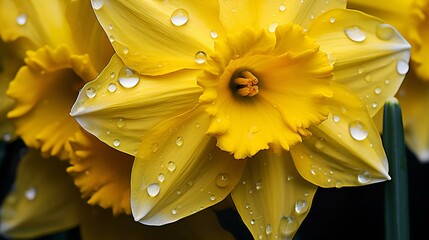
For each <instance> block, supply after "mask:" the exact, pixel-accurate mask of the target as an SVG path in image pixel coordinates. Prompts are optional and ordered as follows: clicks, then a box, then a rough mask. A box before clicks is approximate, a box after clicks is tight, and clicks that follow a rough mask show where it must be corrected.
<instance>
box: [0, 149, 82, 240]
mask: <svg viewBox="0 0 429 240" xmlns="http://www.w3.org/2000/svg"><path fill="white" fill-rule="evenodd" d="M65 168H66V164H65V163H64V162H61V161H60V160H58V159H56V158H49V159H44V158H42V157H40V154H39V152H38V151H36V150H30V152H29V153H28V154H27V155H26V156H25V157H24V158H23V159H22V160H21V162H20V164H19V166H18V172H17V176H16V182H15V188H14V190H12V192H10V193H9V195H8V196H7V197H6V199H5V200H4V202H3V205H2V206H1V209H0V222H1V224H0V232H1V234H2V235H4V236H8V237H11V238H14V239H18V238H19V239H21V238H25V239H30V238H31V239H34V238H36V237H39V236H43V235H47V234H52V233H54V232H58V231H62V230H66V229H69V228H72V227H75V226H77V225H78V224H79V220H80V215H79V206H80V204H79V202H80V197H79V192H78V191H77V188H76V187H75V186H74V185H73V182H72V180H71V178H70V176H69V175H68V174H67V173H66V172H65Z"/></svg>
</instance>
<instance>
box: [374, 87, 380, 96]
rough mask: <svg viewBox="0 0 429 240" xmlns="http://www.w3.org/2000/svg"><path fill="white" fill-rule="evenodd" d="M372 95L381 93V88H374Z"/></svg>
mask: <svg viewBox="0 0 429 240" xmlns="http://www.w3.org/2000/svg"><path fill="white" fill-rule="evenodd" d="M374 93H375V94H377V95H378V94H380V93H381V88H379V87H378V88H375V89H374Z"/></svg>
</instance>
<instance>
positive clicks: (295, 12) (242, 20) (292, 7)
mask: <svg viewBox="0 0 429 240" xmlns="http://www.w3.org/2000/svg"><path fill="white" fill-rule="evenodd" d="M219 5H220V16H219V19H220V21H221V23H222V26H223V27H224V29H225V30H226V31H227V32H228V33H236V32H239V31H242V30H243V29H245V28H263V29H265V30H266V31H269V32H274V31H275V29H276V27H277V26H279V25H282V24H286V23H294V24H298V25H300V26H301V27H303V28H304V29H307V28H308V26H309V24H310V23H311V21H312V20H313V19H315V18H316V17H318V16H319V15H320V14H322V13H324V12H326V11H328V10H330V9H334V8H345V7H346V1H342V0H330V1H297V0H286V1H285V0H274V1H257V0H251V1H248V0H239V1H219Z"/></svg>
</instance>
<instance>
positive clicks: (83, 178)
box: [67, 131, 134, 215]
mask: <svg viewBox="0 0 429 240" xmlns="http://www.w3.org/2000/svg"><path fill="white" fill-rule="evenodd" d="M70 145H71V150H72V153H71V154H70V164H71V165H72V166H70V167H69V168H67V172H69V173H70V174H71V175H72V176H73V177H74V183H75V184H76V186H78V187H79V188H80V191H81V193H82V197H84V198H88V203H89V204H91V205H100V206H101V207H103V208H112V210H113V214H115V215H116V214H119V213H126V214H131V207H130V192H131V191H130V181H131V168H132V164H133V160H134V159H133V157H132V156H130V155H127V154H124V153H122V152H119V151H117V150H115V149H113V148H111V147H109V146H107V145H106V144H104V143H103V142H101V141H100V140H98V139H97V138H95V137H94V136H92V135H91V134H89V133H86V132H84V131H79V132H77V133H76V135H75V136H74V138H73V139H71V140H70Z"/></svg>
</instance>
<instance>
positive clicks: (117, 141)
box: [113, 139, 121, 147]
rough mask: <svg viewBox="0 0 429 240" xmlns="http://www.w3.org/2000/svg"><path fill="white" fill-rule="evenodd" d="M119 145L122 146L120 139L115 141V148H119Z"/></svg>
mask: <svg viewBox="0 0 429 240" xmlns="http://www.w3.org/2000/svg"><path fill="white" fill-rule="evenodd" d="M119 145H121V141H119V139H115V140H113V146H115V147H119Z"/></svg>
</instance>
